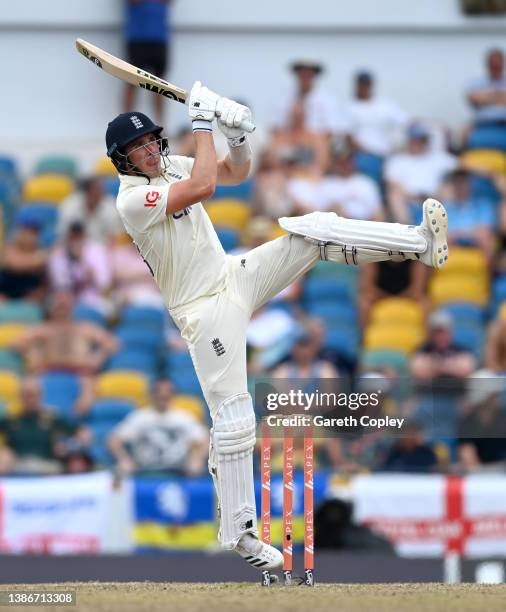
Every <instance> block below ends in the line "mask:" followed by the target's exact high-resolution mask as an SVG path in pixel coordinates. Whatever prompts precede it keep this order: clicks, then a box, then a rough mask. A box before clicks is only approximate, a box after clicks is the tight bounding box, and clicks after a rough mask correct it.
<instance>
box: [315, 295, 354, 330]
mask: <svg viewBox="0 0 506 612" xmlns="http://www.w3.org/2000/svg"><path fill="white" fill-rule="evenodd" d="M307 311H308V313H309V314H310V315H311V316H312V317H317V318H319V319H322V320H323V321H325V323H326V325H328V326H332V325H339V324H341V325H351V326H355V325H357V309H356V307H355V306H354V305H353V304H351V303H350V302H348V301H343V300H328V301H325V302H311V303H309V304H308V305H307Z"/></svg>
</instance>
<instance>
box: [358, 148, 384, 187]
mask: <svg viewBox="0 0 506 612" xmlns="http://www.w3.org/2000/svg"><path fill="white" fill-rule="evenodd" d="M354 160H355V168H356V169H357V170H358V171H359V172H362V174H365V175H367V176H368V177H369V178H371V179H372V180H373V181H375V182H376V183H377V184H378V186H381V181H382V177H383V159H382V158H381V157H378V156H377V155H371V154H370V153H365V152H364V151H358V152H357V153H355V156H354Z"/></svg>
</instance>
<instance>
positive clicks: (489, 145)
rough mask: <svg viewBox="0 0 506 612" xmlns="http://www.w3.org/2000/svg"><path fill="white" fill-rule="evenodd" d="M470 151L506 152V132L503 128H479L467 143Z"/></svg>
mask: <svg viewBox="0 0 506 612" xmlns="http://www.w3.org/2000/svg"><path fill="white" fill-rule="evenodd" d="M467 148H469V149H497V150H499V151H505V152H506V130H505V129H504V128H501V127H478V128H475V130H474V131H473V132H472V134H471V136H470V137H469V140H468V142H467Z"/></svg>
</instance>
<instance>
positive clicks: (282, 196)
mask: <svg viewBox="0 0 506 612" xmlns="http://www.w3.org/2000/svg"><path fill="white" fill-rule="evenodd" d="M254 181H255V182H254V190H253V203H254V208H255V210H256V212H257V213H258V214H260V215H266V216H267V217H270V218H271V219H277V218H278V217H286V216H289V215H291V214H292V209H293V202H292V200H291V198H290V196H289V194H288V190H287V183H288V160H286V159H280V158H279V157H278V156H277V155H275V154H274V153H273V152H272V151H271V150H270V149H265V150H264V151H263V152H262V153H261V155H260V161H259V165H258V170H257V173H256V175H255V177H254Z"/></svg>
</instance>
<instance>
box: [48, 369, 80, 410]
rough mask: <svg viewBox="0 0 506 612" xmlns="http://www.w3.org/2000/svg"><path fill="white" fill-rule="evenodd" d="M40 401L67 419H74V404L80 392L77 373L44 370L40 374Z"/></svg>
mask: <svg viewBox="0 0 506 612" xmlns="http://www.w3.org/2000/svg"><path fill="white" fill-rule="evenodd" d="M40 382H41V387H42V402H43V404H44V405H45V406H46V407H47V408H50V409H52V410H54V412H56V413H58V414H60V415H61V416H63V417H65V418H67V419H71V420H72V419H74V415H73V409H74V404H75V403H76V401H77V400H78V398H79V395H80V393H81V383H80V380H79V376H78V375H77V374H72V373H70V372H46V373H44V374H41V376H40Z"/></svg>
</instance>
